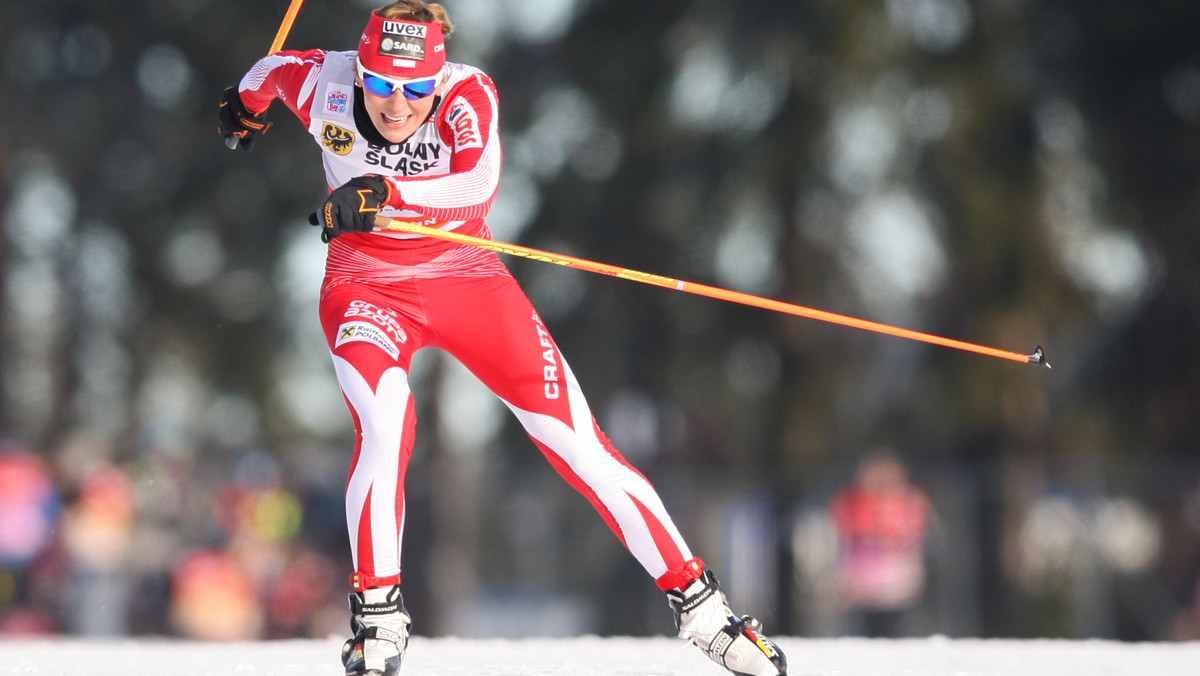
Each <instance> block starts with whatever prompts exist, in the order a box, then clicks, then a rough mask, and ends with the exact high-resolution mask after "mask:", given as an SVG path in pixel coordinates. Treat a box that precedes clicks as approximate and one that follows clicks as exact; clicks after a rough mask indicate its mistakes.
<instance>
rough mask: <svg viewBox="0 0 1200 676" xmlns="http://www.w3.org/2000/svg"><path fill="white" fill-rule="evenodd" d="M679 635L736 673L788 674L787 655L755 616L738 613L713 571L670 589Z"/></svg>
mask: <svg viewBox="0 0 1200 676" xmlns="http://www.w3.org/2000/svg"><path fill="white" fill-rule="evenodd" d="M667 600H668V602H669V603H670V604H671V610H673V611H674V612H675V626H676V627H678V628H679V638H682V639H686V640H687V641H688V642H690V643H694V644H695V645H696V647H698V648H700V650H701V651H703V652H704V654H705V655H707V656H708V657H709V659H711V660H712V661H714V662H716V663H717V664H719V665H721V666H723V667H725V668H726V669H728V670H729V671H730V673H732V674H734V675H735V676H785V675H786V674H787V658H785V657H784V655H783V651H781V650H780V649H779V646H777V645H775V642H774V641H772V640H771V639H769V638H767V637H766V636H763V634H762V627H761V626H760V625H759V622H758V620H756V619H754V618H753V617H747V616H740V617H739V616H737V615H734V614H733V612H732V611H731V610H730V609H729V603H728V601H727V600H726V599H725V593H724V592H723V591H721V586H720V585H719V584H718V583H717V578H716V576H715V575H713V573H712V571H709V570H705V571H704V574H703V575H702V576H701V577H700V578H699V579H697V580H694V581H692V582H691V583H689V584H688V585H687V586H685V587H684V588H683V589H676V590H672V591H669V592H667Z"/></svg>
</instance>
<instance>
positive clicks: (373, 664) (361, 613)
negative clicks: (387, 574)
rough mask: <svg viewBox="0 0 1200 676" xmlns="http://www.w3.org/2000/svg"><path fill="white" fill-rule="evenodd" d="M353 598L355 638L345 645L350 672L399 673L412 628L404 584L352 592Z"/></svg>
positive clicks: (356, 675) (353, 675) (368, 675)
mask: <svg viewBox="0 0 1200 676" xmlns="http://www.w3.org/2000/svg"><path fill="white" fill-rule="evenodd" d="M349 600H350V631H352V632H354V638H352V639H350V640H348V641H346V643H345V644H344V645H343V646H342V664H343V665H344V666H345V667H346V676H396V674H397V672H399V671H400V662H401V661H402V660H403V659H404V650H405V649H406V648H407V647H408V634H409V631H410V630H411V629H412V620H411V619H410V618H409V617H408V612H407V611H406V610H405V609H404V597H403V596H402V595H401V594H400V585H392V586H391V587H378V588H375V589H364V590H363V591H361V592H351V593H350V595H349Z"/></svg>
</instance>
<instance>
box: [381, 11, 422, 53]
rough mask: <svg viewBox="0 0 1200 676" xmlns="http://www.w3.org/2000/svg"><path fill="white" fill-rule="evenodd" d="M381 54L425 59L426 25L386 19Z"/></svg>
mask: <svg viewBox="0 0 1200 676" xmlns="http://www.w3.org/2000/svg"><path fill="white" fill-rule="evenodd" d="M379 54H380V55H381V56H390V57H393V58H401V59H412V60H414V61H424V60H425V26H422V25H421V24H414V23H405V22H403V21H384V22H383V40H382V41H380V43H379Z"/></svg>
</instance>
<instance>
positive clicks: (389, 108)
mask: <svg viewBox="0 0 1200 676" xmlns="http://www.w3.org/2000/svg"><path fill="white" fill-rule="evenodd" d="M356 84H358V85H359V86H360V87H362V91H363V105H364V107H365V108H366V109H367V114H368V115H369V116H370V118H371V122H373V123H374V124H375V128H376V129H378V130H379V133H380V134H382V135H383V137H384V138H385V139H387V140H389V141H391V142H392V143H402V142H404V141H406V140H408V137H410V136H412V135H413V132H415V131H416V130H417V127H419V126H421V125H422V124H423V123H424V122H425V120H426V119H427V118H428V117H429V112H430V111H431V110H433V102H434V100H436V99H437V94H439V93H441V84H440V78H421V79H413V80H401V79H392V78H388V77H383V76H380V75H377V74H374V73H371V72H370V71H367V70H364V69H363V68H362V66H361V65H360V66H359V68H358V81H357V82H356Z"/></svg>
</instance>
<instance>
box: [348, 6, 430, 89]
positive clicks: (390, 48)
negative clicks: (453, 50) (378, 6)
mask: <svg viewBox="0 0 1200 676" xmlns="http://www.w3.org/2000/svg"><path fill="white" fill-rule="evenodd" d="M358 60H359V62H360V63H361V64H362V67H363V68H364V69H365V70H368V71H371V72H372V73H376V74H378V75H382V76H384V77H389V78H396V79H401V80H408V79H416V78H426V77H433V76H435V75H437V74H438V73H440V72H441V71H442V65H443V64H445V63H446V43H445V40H444V39H443V37H442V25H441V24H440V23H438V22H436V21H430V22H428V23H425V22H420V21H400V20H397V19H385V18H383V17H382V16H379V15H378V14H376V13H374V12H372V13H371V19H370V21H368V22H367V27H366V28H365V29H364V30H363V34H362V39H361V40H359V43H358Z"/></svg>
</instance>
